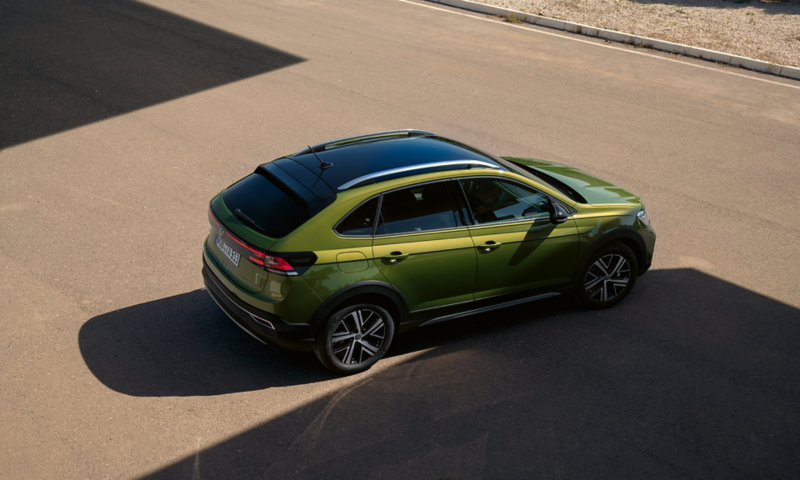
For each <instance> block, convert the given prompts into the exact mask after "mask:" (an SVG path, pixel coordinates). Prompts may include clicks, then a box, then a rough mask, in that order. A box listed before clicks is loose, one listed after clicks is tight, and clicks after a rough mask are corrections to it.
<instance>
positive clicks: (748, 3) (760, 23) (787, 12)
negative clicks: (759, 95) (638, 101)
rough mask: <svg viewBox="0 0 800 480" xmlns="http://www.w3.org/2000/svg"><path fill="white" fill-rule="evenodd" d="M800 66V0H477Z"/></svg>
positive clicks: (644, 35) (561, 18) (776, 62)
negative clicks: (678, 0) (679, 0)
mask: <svg viewBox="0 0 800 480" xmlns="http://www.w3.org/2000/svg"><path fill="white" fill-rule="evenodd" d="M475 1H479V2H481V3H486V4H489V5H496V6H499V7H505V8H511V9H514V10H519V11H521V12H525V13H532V14H535V15H541V16H545V17H551V18H557V19H560V20H567V21H570V22H576V23H582V24H585V25H591V26H593V27H600V28H606V29H609V30H616V31H619V32H625V33H632V34H634V35H640V36H643V37H650V38H656V39H659V40H667V41H670V42H676V43H683V44H686V45H691V46H695V47H701V48H707V49H710V50H717V51H720V52H725V53H732V54H734V55H742V56H745V57H750V58H755V59H758V60H764V61H767V62H771V63H775V64H780V65H791V66H793V67H800V0H790V1H778V0H772V1H771V0H683V1H681V2H680V3H679V2H677V1H674V2H673V1H671V0H662V1H647V0H641V1H637V0H475Z"/></svg>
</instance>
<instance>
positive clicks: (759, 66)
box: [426, 0, 800, 80]
mask: <svg viewBox="0 0 800 480" xmlns="http://www.w3.org/2000/svg"><path fill="white" fill-rule="evenodd" d="M426 1H428V2H432V3H440V4H442V5H448V6H451V7H456V8H462V9H464V10H470V11H473V12H478V13H484V14H487V15H497V16H500V17H507V16H509V15H511V14H514V15H516V16H517V18H519V19H520V20H521V21H523V22H526V23H530V24H533V25H537V26H540V27H548V28H554V29H556V30H564V31H566V32H571V33H577V34H580V35H586V36H589V37H597V38H602V39H605V40H612V41H615V42H620V43H626V44H629V45H638V46H642V47H646V48H652V49H654V50H661V51H664V52H669V53H678V54H681V55H686V56H687V57H695V58H701V59H703V60H710V61H712V62H717V63H724V64H728V65H734V66H737V67H742V68H745V69H747V70H754V71H756V72H762V73H769V74H772V75H777V76H779V77H786V78H791V79H794V80H800V68H796V67H790V66H786V65H776V64H774V63H769V62H764V61H762V60H755V59H753V58H748V57H741V56H739V55H731V54H730V53H723V52H717V51H714V50H707V49H705V48H698V47H691V46H689V45H683V44H681V43H672V42H667V41H664V40H656V39H654V38H648V37H640V36H638V35H632V34H629V33H622V32H617V31H614V30H606V29H605V28H597V27H592V26H589V25H582V24H580V23H573V22H567V21H565V20H556V19H555V18H549V17H542V16H540V15H533V14H530V13H523V12H520V11H517V10H511V9H510V8H503V7H495V6H494V5H487V4H485V3H478V2H473V1H470V0H426Z"/></svg>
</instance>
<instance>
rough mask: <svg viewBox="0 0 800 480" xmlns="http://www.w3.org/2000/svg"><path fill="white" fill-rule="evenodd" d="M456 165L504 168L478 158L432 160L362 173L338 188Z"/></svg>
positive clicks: (345, 188) (344, 188) (343, 188)
mask: <svg viewBox="0 0 800 480" xmlns="http://www.w3.org/2000/svg"><path fill="white" fill-rule="evenodd" d="M456 165H467V166H468V167H473V166H475V167H485V168H493V169H497V170H505V168H503V167H502V166H500V165H498V164H496V163H489V162H482V161H480V160H448V161H446V162H433V163H422V164H419V165H409V166H407V167H399V168H392V169H390V170H383V171H381V172H374V173H370V174H368V175H363V176H360V177H358V178H354V179H353V180H350V181H349V182H347V183H345V184H343V185H341V186H340V187H339V190H347V189H348V188H350V187H353V186H356V185H358V184H359V183H363V182H366V181H368V180H373V179H376V178H380V177H386V176H388V175H394V174H395V173H403V172H411V171H414V170H423V169H426V168H436V167H451V166H452V167H454V166H456Z"/></svg>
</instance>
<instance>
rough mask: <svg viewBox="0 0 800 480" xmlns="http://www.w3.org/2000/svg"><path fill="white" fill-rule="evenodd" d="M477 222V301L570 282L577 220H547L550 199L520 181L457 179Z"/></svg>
mask: <svg viewBox="0 0 800 480" xmlns="http://www.w3.org/2000/svg"><path fill="white" fill-rule="evenodd" d="M460 183H461V186H462V188H463V191H464V195H465V196H466V197H467V204H468V205H469V208H470V210H471V211H472V217H473V220H474V222H475V224H474V225H473V226H471V227H469V229H470V233H471V235H472V240H473V243H474V245H475V250H476V252H477V254H478V272H477V273H478V275H477V277H476V280H475V300H478V299H481V298H488V297H493V296H496V295H502V294H505V293H514V292H518V291H522V290H530V289H534V288H538V287H546V286H550V285H554V284H559V283H566V282H568V281H569V280H570V279H571V277H572V273H573V271H574V269H575V264H576V262H577V255H578V236H577V230H576V228H575V221H574V220H573V219H572V218H569V219H567V221H566V222H565V223H562V224H558V225H557V224H554V223H552V222H551V221H550V211H551V208H552V207H551V205H550V202H551V201H552V200H551V199H550V197H548V196H547V195H545V194H543V193H541V192H538V191H536V190H535V189H534V188H532V187H530V186H527V185H523V184H521V183H518V182H515V181H512V180H505V179H498V178H492V177H475V178H468V179H464V180H460Z"/></svg>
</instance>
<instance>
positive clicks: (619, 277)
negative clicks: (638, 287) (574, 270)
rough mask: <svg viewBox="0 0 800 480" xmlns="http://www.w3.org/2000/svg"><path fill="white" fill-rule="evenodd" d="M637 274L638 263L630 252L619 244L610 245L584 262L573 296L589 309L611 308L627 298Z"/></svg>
mask: <svg viewBox="0 0 800 480" xmlns="http://www.w3.org/2000/svg"><path fill="white" fill-rule="evenodd" d="M638 272H639V261H638V260H637V259H636V255H635V254H634V253H633V251H632V250H631V249H630V248H628V247H626V246H625V245H623V244H621V243H616V242H615V243H611V244H609V245H606V246H604V247H601V248H600V249H599V250H598V251H597V252H595V253H594V254H593V255H592V256H591V257H590V258H589V261H588V262H586V265H585V266H584V267H583V271H581V275H580V277H579V282H578V287H577V291H576V294H577V296H578V298H579V299H580V300H582V301H583V303H584V304H586V305H588V306H590V307H592V308H608V307H612V306H614V305H616V304H617V303H619V302H621V301H622V299H623V298H625V297H626V296H628V294H629V293H630V291H631V290H632V289H633V286H634V285H635V284H636V277H637V273H638Z"/></svg>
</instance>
